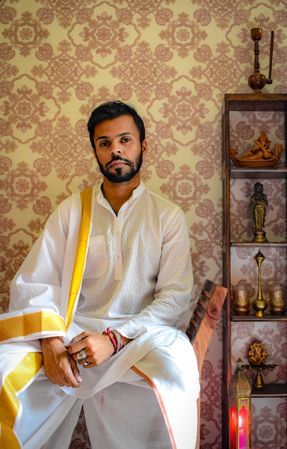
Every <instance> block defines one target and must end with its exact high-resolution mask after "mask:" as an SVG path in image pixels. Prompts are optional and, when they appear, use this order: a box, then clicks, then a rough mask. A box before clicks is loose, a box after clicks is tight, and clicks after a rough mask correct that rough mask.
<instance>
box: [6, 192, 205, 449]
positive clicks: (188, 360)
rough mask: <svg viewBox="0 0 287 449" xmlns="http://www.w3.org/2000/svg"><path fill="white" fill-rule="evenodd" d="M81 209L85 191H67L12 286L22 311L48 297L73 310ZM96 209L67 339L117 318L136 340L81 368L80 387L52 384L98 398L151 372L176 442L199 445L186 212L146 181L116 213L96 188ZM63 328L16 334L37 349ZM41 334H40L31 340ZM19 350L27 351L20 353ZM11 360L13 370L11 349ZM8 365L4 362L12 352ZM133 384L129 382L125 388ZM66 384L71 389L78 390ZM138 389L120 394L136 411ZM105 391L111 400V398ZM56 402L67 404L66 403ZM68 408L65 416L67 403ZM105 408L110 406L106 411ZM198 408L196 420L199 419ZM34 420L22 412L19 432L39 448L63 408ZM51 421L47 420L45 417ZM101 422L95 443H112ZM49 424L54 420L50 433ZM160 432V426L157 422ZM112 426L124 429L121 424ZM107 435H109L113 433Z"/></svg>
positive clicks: (115, 323) (53, 308) (56, 306)
mask: <svg viewBox="0 0 287 449" xmlns="http://www.w3.org/2000/svg"><path fill="white" fill-rule="evenodd" d="M80 216H81V202H80V198H79V195H78V194H74V195H72V196H71V198H69V199H67V200H66V201H64V202H63V203H62V204H61V205H60V206H59V208H57V210H56V211H55V212H54V213H53V214H52V216H51V217H50V219H49V220H48V222H47V225H46V228H45V232H44V234H43V236H42V237H41V238H40V239H39V240H38V241H37V243H36V244H35V246H34V247H33V249H32V250H31V252H30V254H29V256H28V257H27V259H26V260H25V262H24V264H23V265H22V267H21V268H20V270H19V272H18V273H17V275H16V277H15V279H14V282H13V284H12V286H11V304H10V310H11V312H12V314H10V315H11V316H13V313H14V315H15V314H17V313H20V312H18V311H20V310H22V309H24V310H26V311H27V310H28V311H29V312H31V311H34V310H35V311H37V310H40V309H41V310H42V309H43V307H45V308H46V309H48V310H49V311H50V312H54V313H56V314H58V315H60V316H63V317H65V314H66V310H67V300H68V299H67V297H68V291H69V286H70V283H71V278H72V271H73V263H74V262H73V261H74V259H75V254H76V246H77V236H78V232H79V227H80ZM92 216H93V219H92V225H91V232H90V236H89V249H88V254H87V258H86V264H85V270H84V275H83V279H82V285H81V293H80V295H79V298H78V303H77V307H76V313H75V315H74V321H73V324H72V325H71V326H70V328H69V329H68V332H67V335H66V337H65V338H66V342H68V341H70V339H71V338H72V337H73V336H74V335H76V334H78V333H79V332H80V331H81V330H82V329H84V330H96V331H102V330H104V329H105V328H106V327H108V326H109V327H111V328H117V329H119V331H120V332H121V333H122V334H123V335H125V336H127V337H129V338H134V340H133V341H132V342H131V343H129V344H128V345H127V346H126V347H125V348H124V350H122V351H121V352H120V353H119V354H117V355H116V356H113V357H112V358H111V359H110V360H109V361H108V362H106V363H105V364H103V365H101V366H99V367H95V368H93V369H89V370H84V369H81V376H82V378H83V381H82V383H81V386H80V387H79V388H77V389H71V388H63V389H62V390H61V389H60V388H59V387H57V386H52V385H51V384H50V388H51V391H52V390H53V391H55V389H56V390H57V391H58V392H61V391H64V392H65V393H68V394H69V395H72V396H76V397H78V398H80V399H81V401H83V400H84V399H86V400H88V401H90V402H89V404H91V400H90V399H88V398H94V400H95V401H97V400H99V398H100V397H101V395H103V392H105V394H106V393H108V391H109V389H117V386H116V385H117V384H119V385H120V386H122V391H123V392H124V391H125V390H126V386H127V385H133V387H135V385H136V386H138V385H140V384H142V381H141V380H140V377H143V378H144V379H145V380H146V381H147V382H148V383H149V384H150V385H151V386H152V388H153V390H154V392H155V393H156V397H157V400H158V403H159V405H160V408H161V411H162V413H163V416H164V419H165V423H166V425H167V427H168V434H169V437H170V441H171V445H172V447H173V448H177V449H192V448H193V447H194V444H195V443H194V442H195V437H196V413H195V410H196V399H197V397H198V394H199V383H198V373H197V365H196V360H195V355H194V352H193V349H192V347H191V345H190V343H189V341H188V339H187V337H186V336H185V335H184V334H183V333H182V332H181V331H179V330H177V329H176V326H177V325H178V324H179V323H180V321H181V318H182V315H183V314H184V312H186V310H188V308H189V306H190V298H191V287H192V275H191V264H190V253H189V239H188V232H187V228H186V225H185V221H184V216H183V213H182V212H181V211H180V209H179V208H177V207H176V206H174V205H172V204H170V203H169V202H167V201H165V200H163V199H162V198H160V197H158V196H157V195H155V194H152V193H151V192H149V191H148V190H147V189H146V188H145V187H144V185H143V184H141V185H140V186H139V187H138V188H137V189H136V190H135V191H134V193H133V195H132V197H131V198H130V199H129V201H127V202H126V203H125V204H124V205H123V206H122V208H121V209H120V211H119V213H118V215H115V213H114V212H113V210H112V209H111V207H110V205H109V204H108V202H107V201H106V200H105V198H104V197H103V195H102V193H101V191H100V190H99V191H97V192H95V194H94V201H93V215H92ZM6 315H7V314H6ZM53 334H54V335H63V334H64V333H63V332H57V331H54V332H51V331H48V332H47V333H46V334H45V332H41V333H40V335H38V334H37V333H35V334H34V335H32V336H31V335H29V337H18V338H16V339H14V341H23V342H25V343H22V349H21V351H23V349H24V347H25V345H27V350H28V351H33V350H34V351H39V350H40V348H39V344H38V342H37V339H38V338H39V337H43V336H45V335H53ZM33 339H35V341H34V342H31V341H32V340H33ZM23 345H24V346H23ZM8 346H9V347H10V346H11V349H12V350H14V351H17V349H18V348H20V346H19V345H15V343H11V344H10V345H5V346H3V349H4V351H5V354H7V349H9V347H8ZM33 348H34V349H33ZM18 354H19V353H18ZM16 358H17V357H16ZM12 359H13V358H12ZM18 359H19V360H20V356H18ZM5 363H6V365H5V367H6V372H7V357H6V362H5ZM11 363H12V362H11ZM15 363H16V362H15V356H14V362H13V363H12V365H14V366H15ZM8 365H9V364H8ZM12 365H11V366H12ZM2 366H3V367H4V362H3V358H2ZM130 368H133V371H130ZM0 371H1V357H0ZM3 371H4V372H5V369H4V370H3ZM131 373H133V374H132V376H131ZM6 375H7V374H6ZM3 380H5V374H4V375H3ZM41 380H42V378H41ZM46 382H47V383H48V384H49V382H48V381H46ZM36 384H38V382H36ZM123 384H125V385H126V386H125V388H124V387H123ZM145 385H146V383H145ZM108 387H109V388H108ZM33 388H34V389H35V387H33V385H32V387H30V388H28V389H24V393H20V395H19V397H22V399H21V401H23V404H24V405H25V404H27V403H28V402H29V401H31V399H29V390H31V391H32V390H33ZM133 391H134V390H133ZM135 391H137V389H136V390H135ZM138 391H142V389H139V390H138ZM59 394H60V396H61V398H63V397H65V398H68V397H69V396H66V395H65V396H62V394H63V393H59ZM56 396H57V395H56ZM144 396H145V397H147V395H144ZM128 397H129V395H127V397H125V400H124V401H122V402H119V403H120V407H121V410H122V414H123V416H125V415H126V416H127V417H128V416H130V415H129V413H130V411H131V410H132V409H131V408H130V406H129V404H128V402H129V401H128ZM136 398H137V395H136V394H134V393H133V396H132V401H131V402H132V404H133V406H134V405H135V404H136ZM63 400H64V399H63ZM65 400H66V399H65ZM61 401H62V399H61ZM61 401H60V402H61ZM101 401H102V402H101V404H103V398H102V399H101ZM56 403H57V401H56ZM73 404H74V405H75V403H73ZM74 405H73V406H74ZM51 407H52V408H51V409H49V414H50V416H51V417H53V413H52V409H53V405H52V404H51ZM56 407H57V410H58V412H59V410H60V409H61V407H60V408H59V406H56ZM77 407H78V405H77ZM115 407H116V404H114V408H115ZM34 408H35V406H34ZM36 408H38V411H37V413H38V416H40V415H41V413H44V412H43V410H45V404H41V405H39V406H38V407H36ZM86 408H87V410H86V411H87V412H89V410H88V409H89V408H93V406H91V405H89V406H88V405H87V407H86ZM40 409H41V410H40ZM24 410H25V408H24ZM77 410H78V409H77ZM32 412H33V410H32ZM29 413H31V411H29ZM77 413H78V411H77ZM146 413H147V411H146V410H144V411H143V412H142V422H141V423H140V425H139V426H138V429H137V428H136V425H135V424H134V427H135V428H134V431H135V433H136V435H139V434H141V433H138V432H140V429H141V428H142V427H144V428H147V426H148V423H147V421H148V420H147V419H146ZM60 414H61V416H63V410H62V409H61V411H60ZM134 414H135V412H134V413H133V415H134ZM133 415H131V416H130V418H131V417H132V416H133ZM31 416H32V415H31ZM43 416H44V415H43ZM55 416H56V414H55ZM101 416H102V417H103V416H104V411H103V414H102V415H101ZM107 416H109V417H110V418H109V419H110V420H111V419H112V418H111V416H112V415H111V410H110V408H107ZM150 416H152V414H151V415H150ZM191 416H193V418H192V422H190V419H189V418H191ZM113 419H114V418H113ZM89 420H90V418H89V419H88V421H89ZM26 421H27V415H25V413H24V414H23V418H22V421H21V420H19V419H18V421H17V425H16V433H18V436H19V439H20V440H21V438H22V441H23V442H25V446H24V447H25V448H26V447H27V448H30V447H31V448H32V447H35V448H37V446H35V444H38V442H37V441H42V442H44V441H45V438H48V436H50V434H51V432H52V430H51V429H53V426H55V427H56V422H57V418H56V420H55V419H53V418H51V420H50V421H51V425H50V427H49V425H48V424H49V423H48V421H49V420H48V421H47V417H46V418H45V419H44V418H43V420H42V422H39V423H38V424H37V426H38V427H37V426H36V427H37V428H35V425H33V426H31V425H30V426H29V424H28V423H27V422H26ZM31 421H32V418H31ZM40 421H41V420H40ZM58 421H59V423H60V421H61V420H59V418H58ZM28 422H29V419H28ZM44 422H46V425H43V423H44ZM131 422H132V421H131ZM136 422H138V418H137V420H136ZM153 422H154V419H153ZM23 423H26V424H25V425H24V424H23ZM59 423H58V424H59ZM28 427H30V428H29V431H27V428H28ZM48 427H49V429H48ZM92 427H93V428H92V429H91V425H90V429H89V430H92V431H93V433H95V438H93V437H92V438H91V440H92V445H93V448H95V449H96V448H98V449H102V448H103V444H104V443H103V440H102V439H101V444H99V437H98V438H97V435H96V434H97V432H96V430H97V427H96V425H95V423H93V426H92ZM41 428H45V433H44V435H43V434H42V433H41ZM105 434H106V435H107V438H111V435H110V437H109V436H108V432H104V435H105ZM145 434H146V433H145ZM154 434H157V432H155V431H154ZM22 435H23V436H22ZM62 435H63V432H62ZM112 435H113V436H114V434H113V433H112ZM101 436H102V432H101ZM39 438H40V439H39ZM102 438H104V440H105V436H104V437H102ZM142 438H144V436H142ZM150 438H151V437H150V433H149V436H148V439H149V443H148V444H149V445H148V444H145V442H144V441H142V443H143V445H142V447H143V448H145V447H151V448H152V447H153V443H152V441H150ZM163 438H164V437H163ZM157 439H158V435H157ZM32 440H34V443H33V444H34V446H33V444H32ZM115 440H116V442H118V443H119V445H118V446H113V447H115V448H116V447H118V448H119V449H120V448H122V447H125V449H129V448H132V447H134V440H132V439H131V443H130V446H129V445H128V444H127V437H126V429H125V428H122V430H120V429H118V430H117V432H116V435H115ZM35 441H36V443H35ZM97 444H98V445H97ZM109 444H110V445H111V444H112V442H111V440H109V442H108V441H106V446H105V448H108V447H109V448H110V447H112V446H109ZM55 447H56V446H55ZM138 447H140V446H138ZM154 447H156V446H154ZM157 447H161V446H157ZM162 447H166V446H164V445H163V446H162Z"/></svg>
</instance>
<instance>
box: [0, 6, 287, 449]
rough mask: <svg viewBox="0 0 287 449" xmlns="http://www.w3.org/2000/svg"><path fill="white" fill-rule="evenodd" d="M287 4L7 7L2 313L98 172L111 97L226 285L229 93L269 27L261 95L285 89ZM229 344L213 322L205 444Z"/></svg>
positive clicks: (238, 88)
mask: <svg viewBox="0 0 287 449" xmlns="http://www.w3.org/2000/svg"><path fill="white" fill-rule="evenodd" d="M286 6H287V4H286V1H280V0H272V1H271V0H269V1H268V0H265V1H264V0H263V1H255V0H250V1H246V0H232V1H231V0H230V1H228V0H227V1H222V0H214V1H212V2H211V1H209V0H195V1H191V0H189V1H188V0H166V1H164V0H146V1H142V0H113V1H98V0H82V1H81V2H79V1H77V0H71V1H69V2H66V1H63V0H53V1H51V0H37V1H36V0H16V1H15V0H10V1H9V0H6V1H5V0H4V1H2V2H1V4H0V24H1V30H0V33H1V43H0V54H1V72H2V73H1V82H0V90H1V97H2V98H1V122H0V133H1V156H0V158H1V159H0V160H1V165H0V167H1V181H0V193H1V199H0V210H1V213H2V214H1V217H0V227H1V237H0V243H1V268H2V276H3V282H1V294H2V296H1V307H2V309H3V310H6V308H7V303H8V287H9V281H10V279H11V278H12V276H13V274H14V273H15V271H16V269H17V267H18V266H19V265H20V263H21V262H22V260H23V258H24V257H25V254H26V253H27V251H28V250H29V248H30V247H31V244H32V242H33V241H34V240H35V239H36V238H37V237H38V235H39V232H40V231H41V230H42V228H43V225H44V223H45V221H46V219H47V217H48V215H49V214H50V213H51V211H52V209H53V208H54V207H55V206H56V205H57V204H58V203H59V202H60V201H61V200H62V199H63V198H65V197H66V196H68V195H70V193H71V192H73V191H76V190H79V189H83V188H84V187H85V186H86V185H88V184H91V183H93V182H94V181H95V180H96V179H98V177H99V175H98V173H97V168H96V163H95V162H94V159H93V155H92V151H91V148H90V145H89V141H88V136H87V132H86V121H87V118H88V116H89V113H90V112H91V110H92V109H93V108H94V107H95V105H97V104H98V103H99V102H101V101H105V100H108V99H116V98H120V99H122V100H126V101H128V102H130V103H131V104H133V105H134V106H135V107H136V108H137V109H138V111H139V112H140V113H141V114H142V116H143V117H144V119H145V122H146V126H147V134H148V141H149V152H148V155H147V157H146V160H145V163H144V170H143V174H144V180H145V181H146V183H147V185H148V187H150V188H151V189H153V190H154V191H156V192H158V193H159V194H161V195H163V196H165V197H166V198H168V199H170V200H171V201H174V202H175V203H177V204H178V205H179V206H181V207H182V208H183V210H184V211H185V213H186V218H187V220H188V223H189V226H190V237H191V248H192V255H193V264H194V274H195V281H196V286H197V287H198V286H200V285H201V284H202V282H203V280H204V279H205V278H206V277H208V278H210V279H212V280H215V281H220V280H221V265H222V264H221V232H222V219H221V213H222V211H221V201H222V192H221V115H222V107H223V95H224V93H225V92H250V89H249V87H248V85H247V78H248V76H249V75H250V74H251V73H252V71H253V43H252V41H251V39H250V29H251V28H252V27H254V26H261V27H262V28H263V30H264V31H263V39H262V42H261V54H260V61H261V68H262V69H261V70H262V72H263V73H264V74H266V75H267V73H268V68H267V65H268V52H269V36H270V31H271V29H274V30H275V46H274V70H273V78H274V83H273V84H272V85H271V86H268V87H267V88H266V91H267V92H284V91H285V92H286V69H287V67H286V60H287V33H286V27H287V8H286ZM221 339H222V337H221V328H220V327H219V328H218V329H217V332H216V335H215V338H214V339H213V343H212V351H210V352H209V355H208V358H207V361H206V363H205V368H204V370H203V385H202V387H203V392H202V402H203V407H202V413H203V417H202V447H204V448H209V447H212V449H220V448H221V437H220V432H221V422H220V419H221V410H220V400H221V397H220V377H221V359H222V357H221ZM282 407H283V405H281V412H280V404H279V412H278V409H277V412H276V411H275V412H274V409H273V410H272V413H271V415H270V416H271V417H269V418H268V417H267V418H265V421H264V422H266V420H267V424H268V426H269V427H268V426H267V430H265V434H264V432H263V433H262V432H261V433H260V432H259V430H260V429H261V427H260V423H261V421H262V412H261V411H260V409H259V410H258V415H257V416H258V419H257V421H256V419H255V421H254V422H255V424H254V425H255V427H256V425H257V428H256V429H257V430H258V438H257V437H256V438H257V440H256V443H257V447H258V448H261V447H262V448H263V447H264V448H267V447H268V448H270V449H271V448H275V447H276V448H279V447H281V446H280V444H281V443H280V441H282V433H281V437H280V432H279V436H278V432H277V433H276V432H274V434H272V435H273V436H272V438H271V440H270V441H271V442H270V441H269V440H268V438H269V439H270V437H269V436H268V435H270V432H269V433H268V429H270V428H271V430H272V429H273V430H274V429H275V427H274V426H275V424H274V423H275V422H276V420H279V421H280V420H281V423H282V420H283V421H284V414H283V415H282ZM274 413H275V415H274ZM276 413H277V415H276ZM280 413H281V415H280ZM267 415H268V413H267ZM274 416H275V418H276V419H275V418H274ZM276 416H277V417H276ZM285 417H286V415H285ZM256 422H257V424H256ZM80 438H82V439H83V441H86V440H85V437H82V436H80ZM280 438H281V440H280ZM267 440H268V441H267ZM266 441H267V443H268V444H269V445H268V446H267V445H266V444H267V443H266ZM83 444H87V443H83ZM83 447H84V446H83Z"/></svg>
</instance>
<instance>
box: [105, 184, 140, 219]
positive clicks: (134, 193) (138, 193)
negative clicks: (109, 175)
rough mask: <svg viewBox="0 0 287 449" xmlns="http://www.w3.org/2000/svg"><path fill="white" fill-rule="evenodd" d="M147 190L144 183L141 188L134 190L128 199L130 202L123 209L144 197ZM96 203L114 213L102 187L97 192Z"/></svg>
mask: <svg viewBox="0 0 287 449" xmlns="http://www.w3.org/2000/svg"><path fill="white" fill-rule="evenodd" d="M145 190H146V186H145V185H144V183H143V182H142V181H141V182H140V184H139V186H138V187H137V188H136V189H134V191H133V193H132V195H131V197H130V198H129V199H128V201H126V202H125V203H124V204H123V205H122V207H121V210H122V209H125V208H126V207H127V206H128V205H129V204H131V203H132V202H133V201H134V200H135V199H136V198H138V197H139V196H140V195H142V193H143V192H144V191H145ZM96 201H97V203H98V204H101V205H102V206H104V207H105V208H106V209H109V210H111V211H113V209H112V207H111V205H110V203H109V202H108V201H107V200H106V198H105V197H104V195H103V192H102V189H101V185H100V186H99V187H98V191H96ZM113 213H114V211H113Z"/></svg>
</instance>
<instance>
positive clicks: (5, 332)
mask: <svg viewBox="0 0 287 449" xmlns="http://www.w3.org/2000/svg"><path fill="white" fill-rule="evenodd" d="M58 330H61V331H65V323H64V318H62V317H61V316H59V315H56V314H53V313H50V312H41V311H40V312H32V313H28V314H25V315H19V316H16V317H11V318H6V319H3V320H1V319H0V342H3V341H5V340H11V339H13V338H17V337H26V336H28V335H30V334H35V333H37V332H44V331H58Z"/></svg>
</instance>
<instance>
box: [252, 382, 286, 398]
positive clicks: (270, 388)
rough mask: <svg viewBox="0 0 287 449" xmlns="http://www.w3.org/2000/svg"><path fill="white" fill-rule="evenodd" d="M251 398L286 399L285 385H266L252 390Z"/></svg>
mask: <svg viewBox="0 0 287 449" xmlns="http://www.w3.org/2000/svg"><path fill="white" fill-rule="evenodd" d="M251 397H252V398H271V397H272V398H286V397H287V383H284V384H266V385H264V387H263V388H254V387H253V388H252V392H251Z"/></svg>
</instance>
